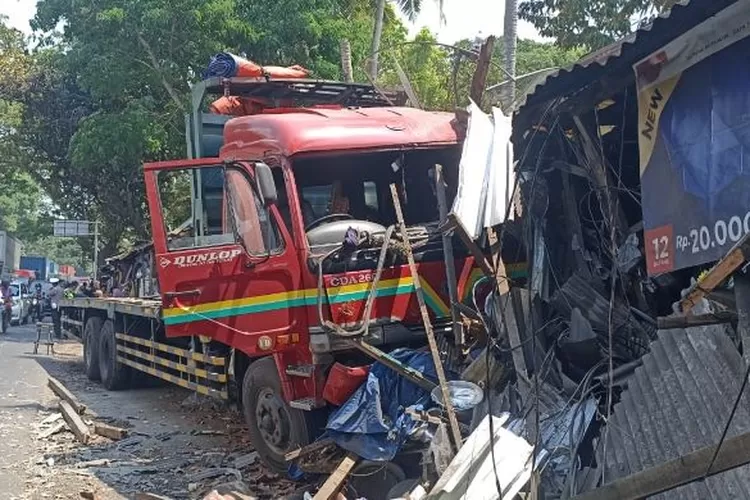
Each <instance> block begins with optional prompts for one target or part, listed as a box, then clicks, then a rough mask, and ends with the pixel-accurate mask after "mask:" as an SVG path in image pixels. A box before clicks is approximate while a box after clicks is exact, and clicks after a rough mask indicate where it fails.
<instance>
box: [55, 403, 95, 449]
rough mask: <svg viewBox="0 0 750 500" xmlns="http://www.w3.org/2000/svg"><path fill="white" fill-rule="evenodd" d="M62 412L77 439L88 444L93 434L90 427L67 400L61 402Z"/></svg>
mask: <svg viewBox="0 0 750 500" xmlns="http://www.w3.org/2000/svg"><path fill="white" fill-rule="evenodd" d="M60 412H61V413H62V416H63V418H64V419H65V423H67V424H68V427H70V430H71V431H73V434H75V436H76V438H77V439H78V440H79V441H80V442H81V443H83V444H88V442H89V439H91V432H90V431H89V426H88V425H86V423H85V422H84V421H83V419H82V418H81V416H80V415H79V414H78V413H77V412H76V411H75V410H74V409H73V407H72V406H71V405H70V403H68V401H66V400H62V401H60Z"/></svg>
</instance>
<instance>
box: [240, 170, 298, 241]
mask: <svg viewBox="0 0 750 500" xmlns="http://www.w3.org/2000/svg"><path fill="white" fill-rule="evenodd" d="M226 175H227V186H228V190H229V196H228V202H229V203H230V204H231V206H230V213H231V215H232V216H233V217H234V223H235V227H236V229H237V233H238V236H239V237H240V238H242V242H243V246H244V247H245V250H247V252H249V253H250V254H254V255H267V254H269V253H277V252H278V251H280V250H281V249H282V248H283V247H284V245H283V242H282V239H281V237H280V236H279V229H278V226H277V225H276V221H275V220H274V219H273V217H272V216H271V213H270V212H269V211H268V208H267V207H266V206H265V205H264V204H263V201H262V200H261V198H260V195H259V194H258V192H257V191H256V190H255V188H254V187H253V185H252V184H251V182H250V180H249V179H248V177H247V176H246V175H245V173H244V172H242V171H241V170H238V169H235V168H229V169H227V172H226Z"/></svg>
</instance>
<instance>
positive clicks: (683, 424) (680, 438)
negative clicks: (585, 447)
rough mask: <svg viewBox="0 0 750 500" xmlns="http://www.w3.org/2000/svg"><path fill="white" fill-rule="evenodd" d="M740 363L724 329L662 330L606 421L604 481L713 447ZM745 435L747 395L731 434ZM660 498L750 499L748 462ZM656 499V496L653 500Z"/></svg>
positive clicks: (749, 418)
mask: <svg viewBox="0 0 750 500" xmlns="http://www.w3.org/2000/svg"><path fill="white" fill-rule="evenodd" d="M745 366H746V365H745V363H744V361H743V360H742V357H741V356H740V354H739V352H738V351H737V349H736V348H735V346H734V344H733V343H732V341H731V340H730V339H729V337H727V335H726V333H725V331H724V328H723V327H722V326H710V327H698V328H690V329H686V330H682V329H675V330H661V331H660V332H659V338H658V340H657V341H655V342H653V343H652V344H651V352H650V353H649V354H647V355H646V356H644V357H643V365H642V366H641V367H639V368H638V369H636V371H635V374H634V375H633V376H632V377H631V378H630V379H629V381H628V389H627V390H626V391H625V393H624V394H623V397H622V401H621V402H620V403H618V404H617V405H616V406H615V408H614V412H613V414H612V418H611V419H610V421H609V425H608V426H607V427H608V434H607V447H606V449H607V460H606V470H605V476H604V477H605V480H606V482H611V481H614V480H615V479H617V478H621V477H624V476H627V475H630V474H633V473H635V472H639V471H642V470H644V469H648V468H650V467H653V466H655V465H658V464H661V463H664V462H666V461H668V460H672V459H675V458H677V457H679V456H681V455H684V454H686V453H690V452H692V451H695V450H697V449H699V448H702V447H704V446H709V445H715V444H716V443H717V442H718V441H719V438H720V437H721V433H722V431H723V429H724V426H725V425H726V421H727V418H728V417H729V414H730V412H731V410H732V405H733V404H734V399H735V398H736V397H737V392H738V391H739V389H740V385H741V383H742V377H743V375H744V373H745ZM748 431H750V391H747V390H746V391H745V393H744V395H743V400H742V401H741V403H740V405H739V407H738V410H737V413H736V414H735V415H734V418H733V419H732V425H731V426H730V429H729V433H728V436H729V437H731V436H735V435H737V434H740V433H744V432H748ZM660 496H661V497H662V498H670V499H672V498H691V499H696V500H701V499H705V498H714V499H717V500H718V499H725V498H750V465H745V466H743V467H739V468H737V469H734V470H730V471H727V472H723V473H721V474H717V475H715V476H712V477H710V478H707V479H706V480H705V481H697V482H694V483H690V484H687V485H685V486H681V487H680V488H676V489H674V490H672V491H669V492H666V493H664V494H663V495H660ZM654 498H656V497H654Z"/></svg>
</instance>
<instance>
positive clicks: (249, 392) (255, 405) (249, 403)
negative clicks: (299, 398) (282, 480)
mask: <svg viewBox="0 0 750 500" xmlns="http://www.w3.org/2000/svg"><path fill="white" fill-rule="evenodd" d="M242 407H243V413H244V414H245V421H246V422H247V425H248V427H249V428H250V439H251V441H252V443H253V446H254V447H255V450H256V451H257V452H258V454H259V455H260V457H261V459H262V460H263V462H264V463H265V464H266V465H267V466H268V467H269V468H270V469H272V470H273V471H274V472H276V473H277V474H280V475H285V474H286V472H287V469H288V465H287V462H286V460H285V459H284V455H286V454H287V453H288V452H290V451H293V450H296V449H297V448H298V447H300V446H305V445H307V444H309V442H310V438H309V436H310V434H309V432H308V429H307V422H306V418H305V414H304V412H302V411H301V410H296V409H294V408H290V407H289V405H288V404H286V402H285V401H284V397H283V392H282V390H281V381H280V380H279V375H278V372H277V371H276V363H275V362H274V360H273V358H263V359H260V360H258V361H255V362H254V363H252V364H251V365H250V366H249V367H248V369H247V371H246V372H245V378H244V379H243V381H242Z"/></svg>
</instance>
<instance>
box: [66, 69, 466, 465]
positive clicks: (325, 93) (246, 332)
mask: <svg viewBox="0 0 750 500" xmlns="http://www.w3.org/2000/svg"><path fill="white" fill-rule="evenodd" d="M266 69H268V68H266ZM282 69H283V68H282ZM208 95H218V96H221V97H220V98H219V99H218V100H217V101H214V102H213V103H211V105H210V106H208V105H207V103H206V96H208ZM402 97H403V96H401V95H400V94H395V93H393V94H387V95H384V94H382V93H381V92H378V91H376V90H375V89H374V88H372V87H371V86H367V85H357V84H342V83H336V82H319V81H312V80H305V79H289V78H274V77H273V75H270V76H269V75H268V74H264V76H261V77H230V78H226V77H223V76H219V77H216V76H209V77H208V78H207V79H206V80H205V81H203V82H201V83H199V84H197V85H196V86H195V87H194V92H193V112H192V114H191V115H190V116H189V117H188V120H187V124H188V127H187V128H188V130H187V132H188V138H189V141H188V152H189V156H190V157H191V158H192V159H187V160H179V161H167V162H160V163H151V164H147V165H145V167H144V174H145V184H146V193H147V201H148V207H149V211H150V216H151V224H152V235H153V247H150V246H144V251H146V252H150V251H153V269H152V270H149V271H148V272H146V271H145V270H141V272H136V271H132V270H131V271H129V272H125V273H124V274H123V272H122V271H118V272H117V275H118V276H120V277H125V276H126V275H127V276H131V275H132V276H131V277H132V278H133V279H134V280H135V278H138V279H142V278H143V277H144V276H146V277H148V276H154V277H156V278H157V279H158V286H157V285H156V283H152V284H149V285H148V286H146V285H145V284H143V283H141V284H138V285H137V286H136V284H135V283H114V282H113V283H112V286H113V287H120V289H123V290H128V291H129V295H130V296H128V297H119V298H118V297H109V298H100V299H90V298H76V299H72V300H67V301H65V303H64V304H62V306H63V307H64V313H65V315H66V325H67V326H68V328H69V330H70V331H72V332H73V333H74V334H76V335H78V336H79V337H80V338H81V340H82V342H83V344H84V353H85V355H84V358H85V365H86V372H87V374H88V376H89V377H90V378H91V379H92V380H93V379H99V378H100V379H101V380H102V383H103V384H104V386H105V387H107V388H108V389H124V388H127V387H128V386H129V384H130V381H131V377H130V372H133V371H134V370H135V371H141V372H145V373H148V374H150V375H152V376H156V377H159V378H162V379H164V380H167V381H170V382H172V383H175V384H177V385H180V386H183V387H186V388H189V389H192V390H195V391H197V392H199V393H202V394H206V395H211V396H216V397H219V398H223V399H235V400H239V401H241V404H242V408H243V411H244V416H245V418H246V421H247V424H248V426H249V430H250V434H251V438H252V442H253V445H254V446H255V448H256V449H257V450H258V452H259V454H260V456H261V457H262V459H263V461H264V462H265V463H266V464H267V465H268V466H269V467H270V468H272V469H274V470H276V471H278V472H280V473H286V471H287V469H288V464H287V460H286V458H285V455H287V454H288V453H289V452H291V451H293V450H297V449H298V448H299V447H301V446H304V445H307V444H309V443H310V442H311V441H312V440H313V439H314V438H315V437H316V436H317V435H318V434H319V431H320V428H321V426H322V424H324V423H325V418H324V417H325V415H326V414H327V412H328V408H330V407H331V405H330V403H329V402H330V401H334V402H338V403H339V404H340V403H341V402H342V401H343V400H345V399H346V398H345V397H344V398H343V399H342V397H341V394H339V393H337V391H339V392H340V391H341V389H340V387H342V386H344V387H346V386H349V387H350V390H349V391H348V392H347V395H348V394H351V392H352V391H353V389H354V388H356V386H357V385H358V383H361V381H362V380H363V379H362V378H361V377H360V378H358V379H357V383H356V384H354V385H353V387H352V380H350V379H352V375H351V373H352V371H351V369H350V368H347V367H353V366H360V365H365V364H368V363H370V362H371V360H368V358H367V357H366V356H365V355H364V354H363V353H362V352H361V350H362V348H361V342H352V341H351V339H352V338H353V337H358V338H360V339H364V340H366V342H367V345H368V347H372V346H378V347H379V348H380V349H382V350H384V351H391V350H393V349H395V348H397V347H417V348H419V347H423V346H424V345H425V340H424V327H423V320H422V317H421V316H420V309H419V307H418V303H417V300H416V298H415V295H414V293H413V292H414V279H413V277H412V274H411V273H410V270H409V267H408V265H407V260H406V256H405V254H404V251H403V247H404V242H405V240H404V239H405V238H408V240H409V243H410V246H411V247H413V249H414V258H415V260H416V266H417V269H418V274H419V279H420V281H421V288H422V291H423V293H424V297H425V302H426V304H427V308H428V310H429V311H428V312H429V315H430V318H431V319H432V322H433V325H434V329H435V330H436V331H439V332H444V333H446V335H448V336H450V334H451V332H452V324H451V311H450V307H449V304H450V303H451V301H450V300H449V298H448V297H449V294H448V286H447V284H446V272H445V263H444V253H443V246H442V245H443V241H442V235H441V234H440V233H439V232H437V230H436V229H437V223H438V221H439V214H438V208H437V207H438V202H437V198H436V196H437V193H436V188H435V186H436V181H435V175H436V165H441V166H442V171H443V175H444V177H445V180H446V184H447V185H448V186H453V188H452V189H451V188H450V187H449V188H448V192H447V203H451V202H452V199H453V197H454V196H455V186H456V179H457V176H458V161H459V157H460V154H461V141H462V133H461V131H460V128H459V127H456V123H455V115H454V114H452V113H437V112H428V111H423V110H419V109H413V108H408V107H404V106H402V105H393V104H403V103H404V99H403V98H402ZM207 108H208V109H207ZM392 184H395V186H396V190H397V193H398V198H399V202H400V205H401V207H402V208H403V212H404V218H405V221H406V225H407V227H408V229H407V231H406V233H407V234H402V231H399V230H397V229H395V228H394V224H395V221H396V213H395V208H394V203H393V201H392V197H391V196H392V193H391V189H390V186H391V185H392ZM151 248H152V249H153V250H151ZM454 258H455V269H456V275H457V278H458V279H457V289H456V290H455V293H457V297H458V298H459V299H462V298H465V297H466V296H468V295H469V294H470V293H471V290H472V286H473V284H474V282H475V281H476V280H477V278H478V275H477V273H476V272H475V269H474V260H473V259H472V258H471V257H469V256H468V253H467V252H466V250H465V249H464V248H463V247H462V246H461V245H459V244H456V245H455V251H454ZM129 259H131V260H132V256H130V257H129ZM144 262H145V261H144ZM116 264H117V262H114V263H113V267H115V268H116V267H117V266H116ZM113 281H114V280H113ZM154 281H155V280H154ZM137 290H144V291H146V292H145V293H144V295H148V294H149V293H154V291H156V290H158V291H159V295H158V296H157V298H156V299H154V298H149V297H148V296H141V297H138V296H137V295H136V291H137ZM441 338H443V337H442V336H441ZM448 343H450V344H452V342H450V341H449V342H448ZM358 349H359V350H358ZM334 368H335V369H334ZM365 375H366V372H365Z"/></svg>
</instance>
